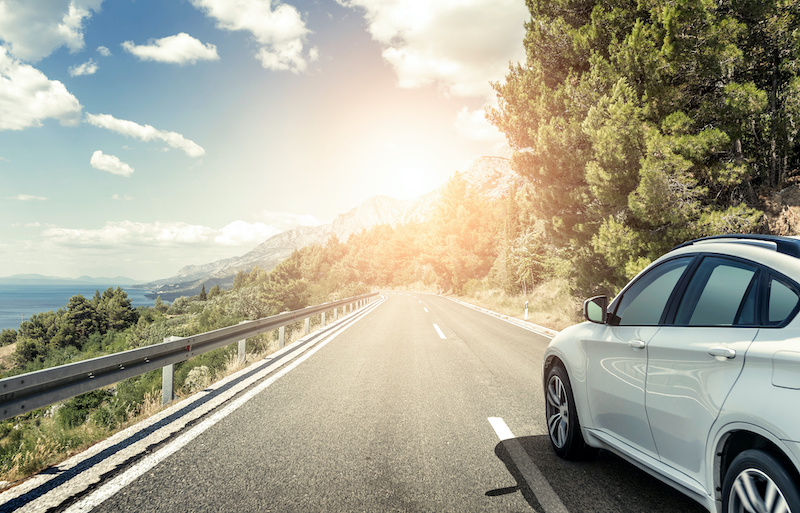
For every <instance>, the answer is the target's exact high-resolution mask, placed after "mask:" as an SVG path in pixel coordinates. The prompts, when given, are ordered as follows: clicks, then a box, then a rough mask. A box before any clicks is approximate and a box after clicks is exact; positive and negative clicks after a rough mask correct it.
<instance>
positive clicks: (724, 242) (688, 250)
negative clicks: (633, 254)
mask: <svg viewBox="0 0 800 513" xmlns="http://www.w3.org/2000/svg"><path fill="white" fill-rule="evenodd" d="M697 253H716V254H722V255H730V256H735V257H739V258H744V259H746V260H751V261H753V262H756V263H760V264H763V265H766V266H767V267H771V268H773V269H775V270H776V271H778V272H781V273H783V274H785V275H787V276H788V277H790V278H792V279H793V280H795V281H798V282H800V237H782V236H776V235H752V234H731V235H718V236H713V237H704V238H702V239H695V240H691V241H688V242H685V243H683V244H681V245H679V246H676V247H675V248H673V250H672V251H670V252H669V253H667V254H665V255H664V256H662V257H661V258H659V259H658V260H656V261H661V260H665V259H668V258H672V257H675V256H677V255H681V254H697Z"/></svg>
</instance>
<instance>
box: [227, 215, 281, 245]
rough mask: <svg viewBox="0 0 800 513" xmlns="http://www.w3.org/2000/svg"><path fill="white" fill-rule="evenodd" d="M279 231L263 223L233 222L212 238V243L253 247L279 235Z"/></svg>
mask: <svg viewBox="0 0 800 513" xmlns="http://www.w3.org/2000/svg"><path fill="white" fill-rule="evenodd" d="M281 231H282V230H280V229H278V228H276V227H274V226H267V225H266V224H264V223H248V222H246V221H234V222H232V223H230V224H228V225H227V226H225V227H224V228H222V229H221V230H220V231H219V234H218V235H217V236H216V237H214V242H216V243H217V244H222V245H224V246H248V245H255V244H259V243H261V242H264V241H265V240H267V239H269V238H270V237H272V236H273V235H277V234H279V233H281Z"/></svg>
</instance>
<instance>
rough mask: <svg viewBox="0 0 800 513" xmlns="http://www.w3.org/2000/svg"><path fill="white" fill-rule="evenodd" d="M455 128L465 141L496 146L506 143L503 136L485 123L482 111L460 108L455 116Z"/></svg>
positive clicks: (494, 127)
mask: <svg viewBox="0 0 800 513" xmlns="http://www.w3.org/2000/svg"><path fill="white" fill-rule="evenodd" d="M455 127H456V131H457V132H458V133H459V134H460V135H461V136H462V137H464V138H465V139H470V140H473V141H486V142H492V143H496V144H497V145H503V144H505V143H506V137H505V135H504V134H503V133H502V132H501V131H500V130H498V129H497V127H496V126H494V125H492V124H490V123H488V122H487V121H486V115H485V114H484V111H483V109H478V110H469V109H468V108H467V107H462V108H461V110H459V111H458V115H457V116H456V122H455Z"/></svg>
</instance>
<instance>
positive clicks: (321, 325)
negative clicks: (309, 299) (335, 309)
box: [319, 312, 325, 328]
mask: <svg viewBox="0 0 800 513" xmlns="http://www.w3.org/2000/svg"><path fill="white" fill-rule="evenodd" d="M319 327H320V328H324V327H325V312H322V313H321V314H320V324H319Z"/></svg>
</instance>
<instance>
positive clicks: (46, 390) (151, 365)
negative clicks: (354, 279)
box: [0, 293, 378, 420]
mask: <svg viewBox="0 0 800 513" xmlns="http://www.w3.org/2000/svg"><path fill="white" fill-rule="evenodd" d="M377 295H378V293H371V294H363V295H360V296H356V297H352V298H349V299H342V300H340V301H334V302H331V303H325V304H322V305H317V306H310V307H308V308H303V309H302V310H295V311H293V312H286V313H282V314H278V315H274V316H272V317H265V318H263V319H258V320H255V321H244V322H242V323H240V324H237V325H235V326H229V327H227V328H221V329H218V330H214V331H209V332H206V333H201V334H199V335H192V336H190V337H182V338H181V337H170V338H169V339H167V341H165V342H163V343H160V344H154V345H151V346H145V347H140V348H137V349H131V350H128V351H122V352H120V353H114V354H111V355H107V356H99V357H97V358H92V359H90V360H83V361H79V362H74V363H69V364H66V365H59V366H58V367H51V368H49V369H43V370H40V371H36V372H29V373H27V374H20V375H18V376H12V377H10V378H5V379H2V380H0V420H4V419H8V418H10V417H14V416H16V415H20V414H22V413H26V412H28V411H31V410H35V409H37V408H41V407H42V406H47V405H49V404H52V403H55V402H58V401H63V400H64V399H69V398H71V397H75V396H76V395H80V394H83V393H85V392H90V391H92V390H96V389H98V388H102V387H104V386H107V385H111V384H113V383H117V382H119V381H122V380H124V379H127V378H132V377H134V376H139V375H140V374H144V373H146V372H150V371H152V370H156V369H159V368H162V369H165V376H169V379H170V381H171V376H172V366H173V365H174V364H176V363H179V362H183V361H186V360H188V359H189V358H191V357H193V356H197V355H199V354H203V353H206V352H208V351H211V350H213V349H217V348H219V347H223V346H226V345H229V344H232V343H234V342H239V353H240V358H241V357H242V356H243V354H244V344H243V343H242V342H244V340H245V339H247V338H250V337H253V336H256V335H259V334H261V333H266V332H267V331H272V330H274V329H277V328H283V327H284V326H286V325H288V324H292V323H293V322H296V321H297V320H299V319H308V318H310V317H313V316H315V315H317V314H321V315H322V323H321V324H322V325H323V326H324V325H325V312H328V311H331V310H335V311H337V312H338V308H339V307H345V309H346V307H347V306H348V305H350V306H351V309H352V307H353V306H352V305H354V304H356V303H358V305H359V306H361V305H362V304H366V303H367V300H368V299H370V298H373V297H375V296H377ZM307 332H308V323H306V333H307ZM281 335H282V333H281ZM282 338H283V337H281V345H282ZM167 369H169V372H167ZM167 386H168V388H169V394H168V395H169V399H170V400H171V398H172V383H171V382H170V383H169V384H167V383H164V389H165V392H166V390H167ZM166 397H167V394H166V393H165V402H166Z"/></svg>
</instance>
